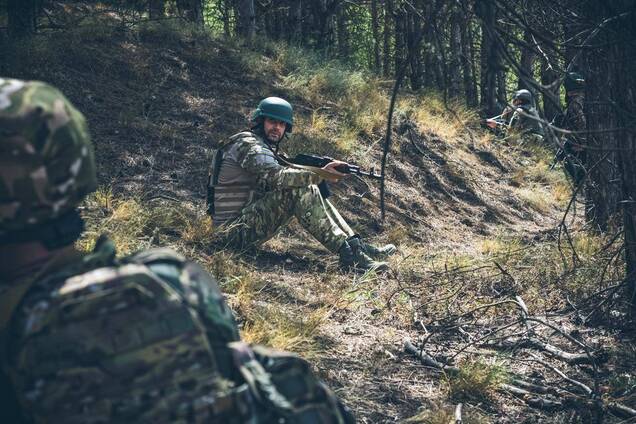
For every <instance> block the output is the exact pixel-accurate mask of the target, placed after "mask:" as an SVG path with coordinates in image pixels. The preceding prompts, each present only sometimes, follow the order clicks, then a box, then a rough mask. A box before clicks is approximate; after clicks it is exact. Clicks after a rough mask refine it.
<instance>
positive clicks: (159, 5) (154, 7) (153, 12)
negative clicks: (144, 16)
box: [148, 0, 166, 19]
mask: <svg viewBox="0 0 636 424" xmlns="http://www.w3.org/2000/svg"><path fill="white" fill-rule="evenodd" d="M165 9H166V0H150V1H149V2H148V15H149V17H150V19H161V18H163V17H164V16H165Z"/></svg>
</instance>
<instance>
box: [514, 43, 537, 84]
mask: <svg viewBox="0 0 636 424" xmlns="http://www.w3.org/2000/svg"><path fill="white" fill-rule="evenodd" d="M523 43H524V45H523V46H521V61H520V62H519V67H520V68H521V70H520V75H519V79H518V81H517V90H521V89H522V88H525V89H526V90H529V89H531V88H532V87H530V84H528V83H527V82H526V80H527V79H533V78H534V75H533V73H534V72H533V70H534V61H535V59H536V57H537V55H536V54H535V52H534V49H533V48H532V33H531V32H530V31H526V32H525V34H524V36H523Z"/></svg>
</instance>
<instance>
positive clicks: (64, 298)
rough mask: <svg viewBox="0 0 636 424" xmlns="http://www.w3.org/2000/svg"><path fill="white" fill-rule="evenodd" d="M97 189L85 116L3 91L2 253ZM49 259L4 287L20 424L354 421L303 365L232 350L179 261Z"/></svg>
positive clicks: (211, 304)
mask: <svg viewBox="0 0 636 424" xmlns="http://www.w3.org/2000/svg"><path fill="white" fill-rule="evenodd" d="M95 185H96V184H95V168H94V160H93V154H92V149H91V145H90V140H89V137H88V132H87V130H86V124H85V122H84V119H83V117H82V115H81V114H80V113H79V112H78V111H77V110H75V109H74V108H73V106H72V105H71V104H70V103H69V102H68V100H66V99H65V98H64V97H63V96H62V95H61V93H59V91H57V90H55V89H53V88H52V87H50V86H47V85H45V84H42V83H34V82H29V83H26V82H22V81H16V80H2V79H0V243H2V245H4V244H11V243H21V242H24V241H25V240H30V241H38V240H39V239H38V238H37V234H38V233H39V232H42V233H47V232H48V231H49V229H50V228H51V227H52V226H53V227H55V225H57V222H58V220H60V219H62V220H63V219H64V217H65V216H66V215H67V214H69V213H72V212H74V211H75V206H76V204H77V203H78V202H79V201H81V199H82V198H83V197H84V196H85V195H86V193H88V192H90V191H92V190H93V189H94V187H95ZM55 228H57V227H55ZM33 237H36V238H33ZM71 243H72V242H71ZM58 247H60V248H61V247H63V246H58ZM52 252H54V253H53V254H52V256H51V258H50V259H48V260H47V262H46V263H38V264H36V265H37V266H34V267H29V268H25V269H23V270H18V271H17V272H16V270H14V271H13V272H12V274H11V276H7V275H0V341H1V342H2V343H0V361H1V362H0V363H1V365H2V372H3V374H4V376H8V377H9V378H8V379H2V378H0V384H4V385H5V387H3V388H0V389H1V390H0V392H7V391H9V392H10V394H11V395H15V397H16V398H17V400H18V402H19V406H20V410H21V413H22V415H23V417H24V419H26V420H27V421H29V422H36V423H44V422H63V423H106V422H113V423H128V422H135V423H137V422H139V423H186V422H187V423H189V422H197V423H202V422H209V423H270V422H290V423H346V422H353V418H352V417H351V415H350V413H349V412H348V411H347V410H346V409H345V408H344V407H343V406H342V404H341V403H340V402H339V401H338V399H337V398H336V397H335V396H334V395H333V393H332V392H331V391H330V390H329V389H328V388H327V387H326V386H324V384H323V383H321V382H320V381H319V380H317V379H316V377H315V376H314V375H313V373H312V372H311V370H310V368H309V365H308V364H307V363H306V362H305V361H304V360H302V359H301V358H299V357H297V356H295V355H290V354H285V353H274V352H271V351H269V350H267V349H266V348H262V347H258V346H256V347H250V346H247V345H245V344H244V343H242V342H240V339H239V333H238V329H237V327H236V324H235V322H234V318H233V316H232V313H231V311H230V309H229V308H228V307H227V305H226V304H225V301H224V299H223V296H222V294H221V292H220V291H219V289H218V286H217V284H216V282H215V280H214V279H213V277H212V276H210V275H209V274H208V273H207V272H205V271H204V270H203V269H202V268H201V267H199V266H198V265H196V264H194V263H192V262H188V261H187V260H185V259H184V258H183V257H181V256H180V255H178V254H176V253H175V252H172V251H170V250H166V249H154V250H147V251H144V252H140V253H137V254H135V255H132V256H128V257H125V258H121V259H117V258H116V254H115V248H114V246H113V244H112V243H111V242H110V241H108V240H107V239H106V238H100V240H98V242H97V243H96V246H95V250H94V251H93V252H92V253H90V254H81V253H79V252H76V251H73V250H72V249H68V248H65V249H58V250H52ZM6 386H9V387H8V388H7V387H6ZM3 400H6V399H3ZM3 409H4V408H3Z"/></svg>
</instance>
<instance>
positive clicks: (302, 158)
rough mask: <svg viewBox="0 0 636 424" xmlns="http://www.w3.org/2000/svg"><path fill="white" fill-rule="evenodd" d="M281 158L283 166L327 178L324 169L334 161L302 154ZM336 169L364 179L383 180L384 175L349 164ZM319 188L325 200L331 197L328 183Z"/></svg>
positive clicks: (322, 183)
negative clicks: (293, 167) (290, 166)
mask: <svg viewBox="0 0 636 424" xmlns="http://www.w3.org/2000/svg"><path fill="white" fill-rule="evenodd" d="M279 157H280V159H281V162H282V163H283V164H286V165H289V164H291V165H295V166H296V167H298V168H301V169H307V170H308V171H312V172H315V173H317V174H318V175H325V176H327V175H326V174H327V173H328V171H325V170H323V169H322V167H324V166H325V165H327V164H328V163H330V162H333V161H334V159H333V158H330V157H328V156H314V155H306V154H302V153H301V154H298V155H296V156H294V157H293V158H288V157H286V156H284V155H279ZM335 169H336V171H338V172H342V173H343V174H353V175H360V176H362V177H368V178H372V179H374V180H380V179H382V175H380V174H378V173H376V172H375V168H371V170H369V171H363V170H362V169H360V167H359V166H358V165H353V164H350V163H348V164H342V165H338V166H337V167H336V168H335ZM332 175H333V174H332ZM318 187H320V193H321V194H322V197H324V198H325V199H326V198H327V197H329V196H330V195H331V191H330V190H329V186H328V185H327V182H326V181H324V180H323V181H322V182H321V183H320V184H319V185H318Z"/></svg>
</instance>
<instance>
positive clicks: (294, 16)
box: [288, 0, 303, 44]
mask: <svg viewBox="0 0 636 424" xmlns="http://www.w3.org/2000/svg"><path fill="white" fill-rule="evenodd" d="M288 20H289V24H288V34H289V35H288V40H289V41H290V42H292V43H295V44H300V43H302V40H303V2H302V0H289V17H288Z"/></svg>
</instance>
